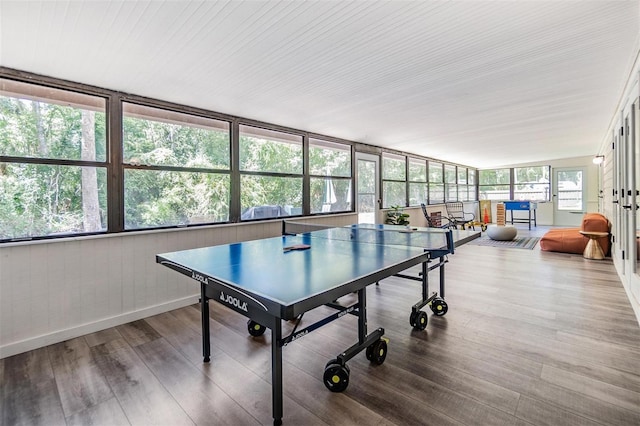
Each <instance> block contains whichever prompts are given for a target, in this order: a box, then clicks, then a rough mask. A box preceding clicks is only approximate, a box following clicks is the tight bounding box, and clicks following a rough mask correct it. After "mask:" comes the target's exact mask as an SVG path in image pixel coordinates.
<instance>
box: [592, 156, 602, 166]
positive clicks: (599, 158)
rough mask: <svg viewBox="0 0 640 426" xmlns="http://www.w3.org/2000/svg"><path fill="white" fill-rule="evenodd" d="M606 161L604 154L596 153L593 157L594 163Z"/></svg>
mask: <svg viewBox="0 0 640 426" xmlns="http://www.w3.org/2000/svg"><path fill="white" fill-rule="evenodd" d="M603 161H604V155H596V156H595V157H593V164H602V162H603Z"/></svg>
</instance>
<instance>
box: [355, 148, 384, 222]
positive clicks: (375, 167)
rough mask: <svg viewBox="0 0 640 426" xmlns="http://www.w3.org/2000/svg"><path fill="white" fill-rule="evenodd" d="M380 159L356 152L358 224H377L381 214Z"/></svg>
mask: <svg viewBox="0 0 640 426" xmlns="http://www.w3.org/2000/svg"><path fill="white" fill-rule="evenodd" d="M379 182H380V157H379V156H377V155H373V154H365V153H362V152H356V211H357V212H358V223H376V218H377V217H379V216H380V215H379V212H380V183H379Z"/></svg>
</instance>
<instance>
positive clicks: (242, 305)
mask: <svg viewBox="0 0 640 426" xmlns="http://www.w3.org/2000/svg"><path fill="white" fill-rule="evenodd" d="M220 300H222V301H223V302H224V303H228V304H229V305H231V306H235V307H236V308H238V309H242V310H243V311H245V312H247V302H243V301H242V300H240V299H238V298H237V297H233V296H230V295H228V294H224V292H220Z"/></svg>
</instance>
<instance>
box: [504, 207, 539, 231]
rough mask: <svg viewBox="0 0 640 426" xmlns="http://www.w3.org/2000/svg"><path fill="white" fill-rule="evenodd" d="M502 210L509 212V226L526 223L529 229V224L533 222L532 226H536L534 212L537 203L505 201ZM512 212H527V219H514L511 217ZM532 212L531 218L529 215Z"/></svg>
mask: <svg viewBox="0 0 640 426" xmlns="http://www.w3.org/2000/svg"><path fill="white" fill-rule="evenodd" d="M504 209H505V210H506V211H509V212H511V224H512V225H513V223H514V222H516V223H528V224H529V229H531V222H532V221H533V226H538V223H537V220H536V210H537V209H538V203H537V202H535V201H505V202H504ZM514 210H524V211H527V214H528V217H526V218H515V219H514V217H513V211H514ZM532 212H533V216H532V215H531V213H532Z"/></svg>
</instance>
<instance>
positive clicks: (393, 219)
mask: <svg viewBox="0 0 640 426" xmlns="http://www.w3.org/2000/svg"><path fill="white" fill-rule="evenodd" d="M385 223H386V224H388V225H408V224H409V215H408V214H407V213H405V212H404V209H403V208H402V207H400V206H391V207H390V210H389V211H387V220H386V221H385Z"/></svg>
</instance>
